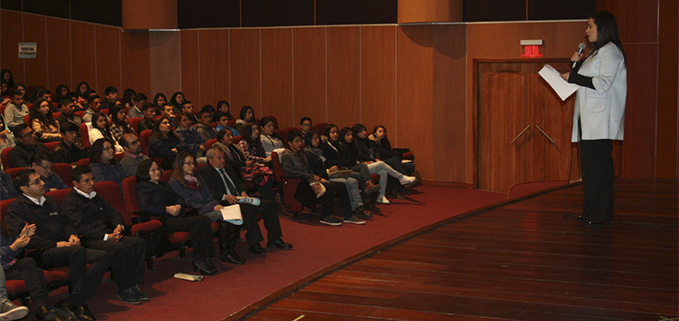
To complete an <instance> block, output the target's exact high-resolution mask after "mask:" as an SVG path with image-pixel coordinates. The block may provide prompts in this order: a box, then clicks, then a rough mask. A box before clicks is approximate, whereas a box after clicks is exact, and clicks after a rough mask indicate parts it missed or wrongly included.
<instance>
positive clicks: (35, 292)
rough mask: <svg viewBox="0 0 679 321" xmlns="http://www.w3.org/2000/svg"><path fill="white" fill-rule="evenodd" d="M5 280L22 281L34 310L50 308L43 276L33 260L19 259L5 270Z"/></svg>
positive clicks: (27, 258)
mask: <svg viewBox="0 0 679 321" xmlns="http://www.w3.org/2000/svg"><path fill="white" fill-rule="evenodd" d="M5 278H6V279H7V280H23V281H24V283H26V287H27V288H28V293H30V295H31V299H32V300H33V305H35V307H36V308H39V307H41V306H46V307H48V308H49V307H50V305H49V298H48V296H47V288H46V287H45V274H43V272H42V270H41V269H39V268H38V266H37V265H36V264H35V260H34V259H33V258H31V257H25V258H22V259H19V260H18V261H17V262H16V263H15V264H14V265H12V266H11V267H10V268H9V269H7V270H5Z"/></svg>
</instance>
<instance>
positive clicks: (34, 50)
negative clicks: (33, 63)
mask: <svg viewBox="0 0 679 321" xmlns="http://www.w3.org/2000/svg"><path fill="white" fill-rule="evenodd" d="M37 57H38V43H37V42H20V43H19V59H35V58H37Z"/></svg>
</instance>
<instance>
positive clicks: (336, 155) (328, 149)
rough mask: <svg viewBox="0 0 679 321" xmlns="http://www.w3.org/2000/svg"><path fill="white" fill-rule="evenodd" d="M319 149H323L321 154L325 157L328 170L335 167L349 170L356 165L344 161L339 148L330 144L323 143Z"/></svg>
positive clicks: (344, 158) (342, 153) (346, 160)
mask: <svg viewBox="0 0 679 321" xmlns="http://www.w3.org/2000/svg"><path fill="white" fill-rule="evenodd" d="M321 149H323V154H324V155H325V157H326V165H327V166H328V168H330V167H333V166H337V167H341V168H351V167H352V166H354V165H356V162H353V163H352V162H351V161H350V160H348V159H346V157H345V156H344V152H343V151H342V147H341V146H337V145H331V143H330V142H323V143H322V144H321Z"/></svg>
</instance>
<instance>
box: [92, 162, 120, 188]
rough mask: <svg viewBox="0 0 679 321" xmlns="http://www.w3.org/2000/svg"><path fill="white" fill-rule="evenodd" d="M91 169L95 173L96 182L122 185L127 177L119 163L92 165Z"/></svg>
mask: <svg viewBox="0 0 679 321" xmlns="http://www.w3.org/2000/svg"><path fill="white" fill-rule="evenodd" d="M90 169H91V170H92V173H94V181H95V182H104V181H111V182H115V183H116V184H118V185H122V184H123V180H124V179H125V177H127V175H126V174H125V171H124V170H123V166H122V165H120V163H119V162H118V161H114V162H113V164H104V163H101V162H98V163H91V164H90Z"/></svg>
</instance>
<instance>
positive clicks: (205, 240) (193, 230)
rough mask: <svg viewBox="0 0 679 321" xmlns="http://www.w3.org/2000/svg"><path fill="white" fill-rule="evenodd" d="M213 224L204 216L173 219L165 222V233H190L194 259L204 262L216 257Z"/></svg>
mask: <svg viewBox="0 0 679 321" xmlns="http://www.w3.org/2000/svg"><path fill="white" fill-rule="evenodd" d="M211 224H212V223H211V222H210V219H209V218H208V217H207V216H203V215H198V216H191V217H182V218H173V219H169V220H167V221H165V231H166V232H167V233H174V232H189V237H190V239H191V246H192V247H193V259H194V260H202V259H207V258H209V257H213V256H215V246H214V242H213V240H212V225H211Z"/></svg>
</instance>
